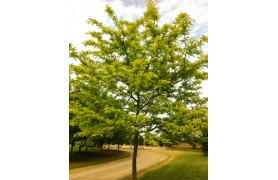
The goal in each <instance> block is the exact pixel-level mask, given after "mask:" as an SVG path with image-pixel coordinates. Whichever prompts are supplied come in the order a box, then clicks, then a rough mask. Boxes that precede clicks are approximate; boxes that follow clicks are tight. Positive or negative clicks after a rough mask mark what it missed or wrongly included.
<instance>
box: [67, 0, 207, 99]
mask: <svg viewBox="0 0 278 180" xmlns="http://www.w3.org/2000/svg"><path fill="white" fill-rule="evenodd" d="M106 4H109V5H110V6H111V7H112V8H113V9H114V11H115V12H116V14H117V16H118V17H120V18H121V19H127V20H134V19H136V18H137V17H139V16H141V15H142V14H143V12H144V11H145V8H146V6H145V0H71V1H70V37H69V41H70V42H71V43H73V45H74V46H75V47H77V48H78V49H82V48H83V47H82V45H81V43H82V42H83V41H84V40H87V39H88V38H89V37H88V36H87V35H86V34H85V33H86V32H88V31H89V30H90V29H91V28H92V27H91V26H90V25H88V24H87V23H86V21H87V19H88V18H90V17H92V18H95V19H97V20H99V21H101V22H104V23H110V22H111V21H110V20H109V18H108V16H107V15H106V13H105V12H104V9H105V5H106ZM158 6H159V11H160V14H161V19H160V21H161V23H162V24H163V23H166V22H167V23H168V22H171V21H173V20H174V19H175V17H176V16H177V15H178V14H179V13H180V12H186V13H188V14H189V15H190V17H191V18H193V19H194V20H195V24H194V26H193V27H192V31H191V32H192V34H194V35H196V36H197V37H199V36H200V35H203V34H205V35H207V34H208V0H159V3H158ZM205 49H207V48H205ZM203 86H204V95H205V96H207V82H205V83H204V84H203Z"/></svg>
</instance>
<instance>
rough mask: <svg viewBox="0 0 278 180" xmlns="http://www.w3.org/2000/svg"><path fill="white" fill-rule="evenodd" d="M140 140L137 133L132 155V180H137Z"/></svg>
mask: <svg viewBox="0 0 278 180" xmlns="http://www.w3.org/2000/svg"><path fill="white" fill-rule="evenodd" d="M138 138H139V133H138V132H135V134H134V147H133V155H132V180H137V167H136V165H137V163H136V160H137V149H138Z"/></svg>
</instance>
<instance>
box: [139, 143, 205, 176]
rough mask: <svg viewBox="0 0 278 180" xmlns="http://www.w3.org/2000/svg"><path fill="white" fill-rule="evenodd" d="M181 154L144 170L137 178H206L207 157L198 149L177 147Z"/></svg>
mask: <svg viewBox="0 0 278 180" xmlns="http://www.w3.org/2000/svg"><path fill="white" fill-rule="evenodd" d="M177 150H179V151H183V152H184V153H183V154H182V155H178V156H176V157H174V158H173V159H172V160H171V161H169V162H168V163H167V164H165V165H163V166H161V167H159V168H158V169H155V170H151V171H148V172H146V173H145V174H144V175H143V176H142V177H139V180H153V179H159V180H183V179H184V180H207V179H208V157H205V156H204V155H203V153H202V152H201V151H200V150H192V149H185V148H178V149H177Z"/></svg>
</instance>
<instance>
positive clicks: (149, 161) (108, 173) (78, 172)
mask: <svg viewBox="0 0 278 180" xmlns="http://www.w3.org/2000/svg"><path fill="white" fill-rule="evenodd" d="M129 152H131V151H130V150H129ZM131 153H132V152H131ZM177 153H178V152H177V151H168V150H138V154H137V172H139V171H143V170H145V169H147V168H148V167H150V166H153V165H155V164H157V163H159V162H162V161H165V160H167V159H169V158H171V157H173V156H174V155H176V154H177ZM131 158H132V157H131V156H130V157H128V158H125V159H119V160H116V161H112V162H109V163H104V164H100V165H92V166H87V167H81V168H75V169H70V171H69V175H70V178H69V179H70V180H108V179H109V180H119V179H123V178H125V177H127V176H130V175H131V160H132V159H131Z"/></svg>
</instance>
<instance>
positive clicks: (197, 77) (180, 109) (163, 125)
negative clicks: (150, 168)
mask: <svg viewBox="0 0 278 180" xmlns="http://www.w3.org/2000/svg"><path fill="white" fill-rule="evenodd" d="M146 3H147V9H146V11H145V12H144V14H143V15H142V16H141V17H139V18H138V19H136V20H135V21H133V22H130V21H127V20H123V19H119V18H118V17H117V16H116V14H115V12H114V10H113V9H112V8H111V7H110V6H108V5H107V6H106V9H105V11H106V13H107V15H108V16H109V17H110V18H111V19H112V21H113V26H107V25H105V24H104V23H102V22H99V21H97V20H96V19H94V18H89V19H88V23H89V24H91V25H92V26H94V27H96V28H95V29H96V30H94V31H90V32H87V34H89V35H90V36H91V38H90V39H89V40H86V41H85V42H84V43H83V44H84V46H85V47H87V48H86V49H87V50H84V51H80V52H78V50H76V48H75V47H73V45H72V44H70V46H69V51H70V58H74V59H76V60H77V61H78V62H79V64H78V65H74V64H71V65H70V113H72V114H74V116H73V118H72V119H71V120H70V124H71V125H73V126H74V125H76V126H78V127H79V128H80V129H81V131H80V132H78V134H79V135H80V136H92V137H93V136H109V134H110V133H111V132H113V130H114V129H119V127H122V128H127V129H129V130H131V131H132V133H133V138H134V152H133V164H132V177H133V179H137V176H136V157H137V147H138V138H139V134H140V133H148V132H152V131H154V130H160V131H163V132H168V133H170V134H172V135H175V134H181V130H182V128H181V127H180V126H182V127H184V130H183V132H187V131H189V130H188V129H190V128H189V127H194V125H193V124H194V122H204V121H205V120H204V119H202V117H204V114H203V113H204V112H206V111H203V109H202V108H200V104H202V103H203V102H204V101H206V100H204V98H201V97H200V89H201V83H202V81H203V80H207V78H208V73H207V72H206V71H205V69H206V68H207V62H208V55H207V54H206V53H204V52H203V50H202V47H203V45H204V44H205V43H207V41H208V38H207V36H202V37H201V38H196V37H194V36H192V35H190V27H191V26H192V25H193V22H194V21H193V20H192V19H191V18H190V17H189V15H188V14H187V13H180V14H179V15H178V16H177V17H176V18H175V19H174V20H173V22H171V23H166V24H163V25H159V20H160V14H159V11H158V7H157V2H156V1H155V0H148V1H147V2H146ZM193 121H194V122H193ZM195 124H196V123H195ZM111 136H112V134H111Z"/></svg>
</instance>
